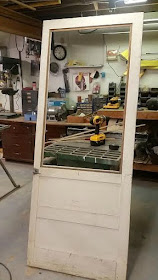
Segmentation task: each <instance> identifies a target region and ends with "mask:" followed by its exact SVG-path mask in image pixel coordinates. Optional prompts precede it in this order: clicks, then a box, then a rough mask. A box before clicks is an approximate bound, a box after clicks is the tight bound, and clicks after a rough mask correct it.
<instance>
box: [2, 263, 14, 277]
mask: <svg viewBox="0 0 158 280" xmlns="http://www.w3.org/2000/svg"><path fill="white" fill-rule="evenodd" d="M0 265H1V266H3V267H4V268H5V269H6V270H7V271H8V274H9V279H10V280H12V279H13V278H12V274H11V272H10V270H9V268H8V267H7V266H6V265H5V264H3V263H1V262H0Z"/></svg>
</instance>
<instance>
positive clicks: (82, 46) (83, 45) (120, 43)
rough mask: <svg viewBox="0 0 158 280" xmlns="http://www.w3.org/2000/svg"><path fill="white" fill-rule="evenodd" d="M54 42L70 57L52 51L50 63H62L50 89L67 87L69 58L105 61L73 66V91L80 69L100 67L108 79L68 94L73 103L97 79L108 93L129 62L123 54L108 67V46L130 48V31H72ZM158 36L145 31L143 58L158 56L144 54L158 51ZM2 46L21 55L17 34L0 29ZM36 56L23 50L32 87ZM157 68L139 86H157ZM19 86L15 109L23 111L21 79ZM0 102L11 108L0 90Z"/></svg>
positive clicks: (25, 71)
mask: <svg viewBox="0 0 158 280" xmlns="http://www.w3.org/2000/svg"><path fill="white" fill-rule="evenodd" d="M54 38H55V44H57V43H59V44H63V45H65V46H66V48H67V50H68V55H67V58H66V59H65V60H64V61H61V62H59V61H57V60H55V58H54V56H53V55H52V54H51V62H52V61H56V62H57V63H58V64H59V73H58V75H54V74H52V73H50V76H49V91H57V89H58V88H59V87H64V79H63V73H62V69H63V68H64V65H65V63H66V62H67V60H69V59H76V60H81V61H84V62H85V63H87V64H88V63H89V64H104V66H103V67H102V68H100V69H99V68H98V69H90V68H89V69H88V68H86V70H85V69H82V68H81V69H75V70H74V69H73V70H72V69H71V70H70V71H69V82H70V88H71V90H72V76H73V74H74V73H75V74H76V73H78V72H92V71H93V70H98V71H99V72H105V73H106V77H105V78H99V79H97V80H95V81H93V83H92V84H90V90H89V91H85V92H73V91H71V93H69V94H67V97H70V99H71V101H72V103H73V102H76V101H77V96H78V95H81V96H82V98H83V99H84V98H86V97H87V96H88V94H90V93H91V92H92V87H93V84H94V83H95V82H100V84H101V94H105V95H106V94H107V93H108V84H109V82H116V83H117V84H119V82H120V77H118V76H121V75H122V74H123V73H124V71H125V70H126V62H125V61H123V60H122V59H121V58H120V57H119V58H118V61H111V62H110V63H109V64H110V66H111V67H112V68H113V69H114V70H115V72H116V73H117V75H118V76H117V75H116V73H115V72H114V70H113V69H112V68H111V67H110V66H109V64H108V63H107V60H106V55H105V54H106V46H107V49H108V50H110V49H118V50H119V52H122V51H124V50H125V49H127V47H128V34H115V35H101V34H96V35H95V34H94V33H93V34H88V35H80V36H78V34H77V33H73V34H69V35H68V33H66V35H65V34H63V33H61V32H60V33H56V34H55V36H54ZM17 43H18V47H19V49H21V48H22V46H23V39H22V37H20V36H17ZM157 45H158V36H157V32H154V33H144V35H143V46H142V58H143V59H158V54H153V55H145V53H149V52H152V53H157ZM0 46H7V47H8V56H10V57H15V58H18V51H17V49H16V45H15V35H12V34H8V33H4V32H0ZM32 59H34V57H33V56H32V57H31V56H30V57H29V58H26V54H25V49H24V51H23V52H22V66H23V80H24V81H23V82H24V87H26V86H31V85H32V82H33V81H36V82H37V85H38V77H32V76H31V60H32ZM157 75H158V70H147V71H146V73H145V75H144V76H143V77H142V78H141V79H140V86H148V87H158V79H157ZM17 87H18V88H19V89H20V90H19V93H18V94H16V95H15V110H16V111H21V82H18V83H17ZM0 103H2V105H3V106H5V108H6V109H9V98H8V96H5V95H2V94H1V93H0ZM70 103H71V102H70Z"/></svg>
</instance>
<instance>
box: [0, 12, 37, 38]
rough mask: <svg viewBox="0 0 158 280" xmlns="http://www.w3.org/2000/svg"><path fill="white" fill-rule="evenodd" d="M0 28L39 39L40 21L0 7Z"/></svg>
mask: <svg viewBox="0 0 158 280" xmlns="http://www.w3.org/2000/svg"><path fill="white" fill-rule="evenodd" d="M0 30H1V31H4V32H8V33H12V34H16V35H20V36H26V37H30V38H33V39H38V40H41V34H42V22H41V21H40V20H36V19H33V18H31V17H28V16H25V15H22V14H20V13H18V12H15V11H11V10H9V9H7V8H4V7H0Z"/></svg>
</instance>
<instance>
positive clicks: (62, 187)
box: [28, 13, 143, 280]
mask: <svg viewBox="0 0 158 280" xmlns="http://www.w3.org/2000/svg"><path fill="white" fill-rule="evenodd" d="M121 26H127V27H129V29H130V35H129V59H128V75H127V97H126V109H125V118H124V133H123V141H122V143H123V144H122V149H121V156H122V160H121V165H120V169H119V171H112V170H100V169H98V170H93V169H91V168H87V169H86V168H83V169H82V168H78V167H68V166H67V167H65V166H64V167H63V166H55V165H52V166H45V165H43V150H44V137H45V125H46V107H47V91H48V76H49V75H48V73H49V63H50V52H51V48H50V45H51V37H52V36H51V34H52V32H60V31H62V32H64V31H65V32H67V31H71V30H73V31H75V30H86V29H88V28H89V29H90V28H91V29H98V28H102V27H106V28H108V27H112V28H113V27H121ZM142 27H143V14H142V13H133V14H119V15H108V16H95V17H86V18H73V19H61V20H50V21H45V22H44V24H43V37H42V54H41V69H40V85H39V102H38V121H37V129H36V145H35V162H34V168H35V172H34V177H33V190H32V202H31V214H30V229H29V244H28V264H29V265H30V266H35V267H40V268H44V269H49V270H53V271H58V272H63V273H68V274H72V275H77V276H81V277H86V278H91V279H104V280H105V279H109V280H115V279H117V280H125V278H126V269H127V255H128V239H129V223H130V201H131V182H132V169H133V153H134V139H135V124H136V111H137V99H138V88H139V73H140V57H141V44H142Z"/></svg>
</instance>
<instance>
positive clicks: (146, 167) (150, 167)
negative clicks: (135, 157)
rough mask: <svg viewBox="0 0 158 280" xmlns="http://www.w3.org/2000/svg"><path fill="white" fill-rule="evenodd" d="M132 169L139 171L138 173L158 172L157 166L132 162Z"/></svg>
mask: <svg viewBox="0 0 158 280" xmlns="http://www.w3.org/2000/svg"><path fill="white" fill-rule="evenodd" d="M133 169H134V170H140V171H149V172H158V165H156V164H143V163H137V162H134V164H133Z"/></svg>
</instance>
